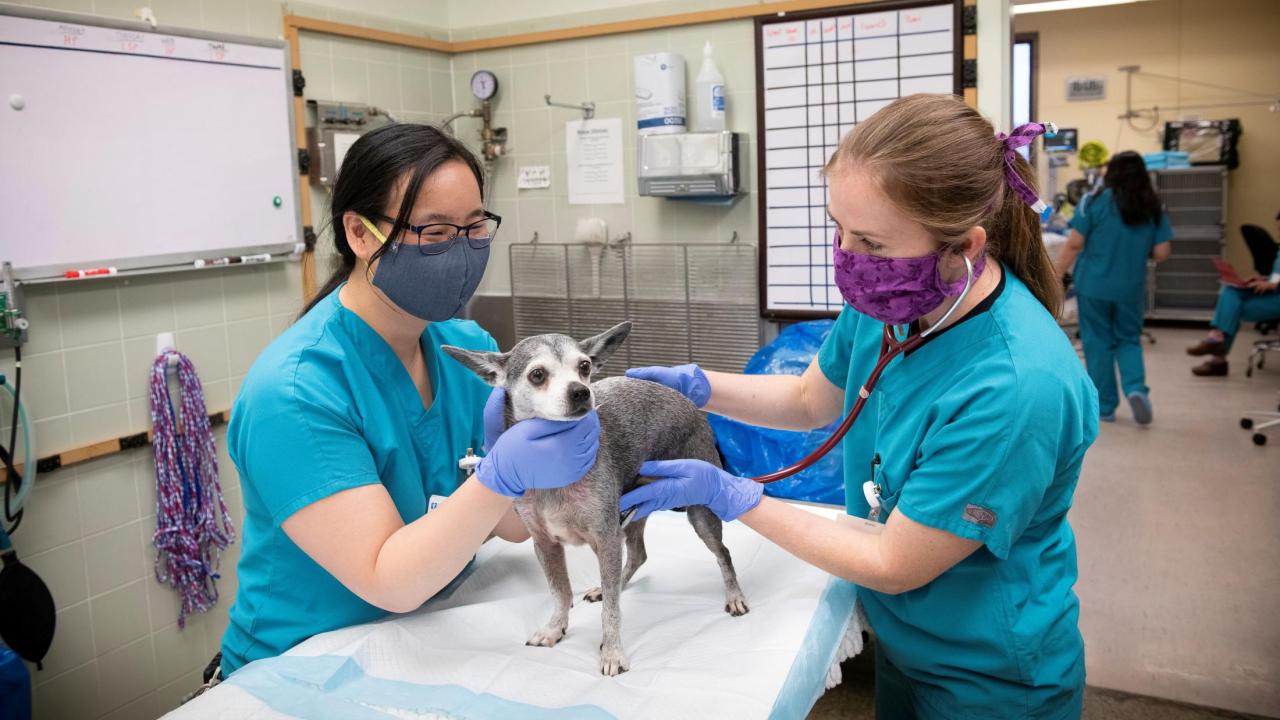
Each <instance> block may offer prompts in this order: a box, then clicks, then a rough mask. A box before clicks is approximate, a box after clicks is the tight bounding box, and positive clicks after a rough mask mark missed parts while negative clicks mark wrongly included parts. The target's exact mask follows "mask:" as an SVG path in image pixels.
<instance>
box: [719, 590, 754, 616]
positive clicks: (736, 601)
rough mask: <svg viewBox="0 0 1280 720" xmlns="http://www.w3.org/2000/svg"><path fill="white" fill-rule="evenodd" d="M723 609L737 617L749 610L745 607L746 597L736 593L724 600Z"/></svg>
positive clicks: (749, 609)
mask: <svg viewBox="0 0 1280 720" xmlns="http://www.w3.org/2000/svg"><path fill="white" fill-rule="evenodd" d="M724 611H725V612H727V613H729V614H730V615H732V616H734V617H738V616H740V615H746V614H747V613H748V612H750V611H751V608H749V607H747V599H746V598H745V597H743V596H741V595H736V596H734V597H731V598H729V599H728V600H726V601H725V604H724Z"/></svg>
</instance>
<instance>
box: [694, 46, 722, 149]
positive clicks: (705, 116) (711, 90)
mask: <svg viewBox="0 0 1280 720" xmlns="http://www.w3.org/2000/svg"><path fill="white" fill-rule="evenodd" d="M695 87H696V90H695V92H696V94H697V103H696V104H697V106H698V111H697V112H696V113H695V114H694V127H693V129H694V131H696V132H719V131H721V130H724V111H725V95H724V75H721V74H720V69H719V68H717V67H716V61H715V60H714V59H713V58H712V57H711V43H709V42H708V43H707V44H706V46H705V47H703V48H702V69H701V70H700V71H698V79H697V80H696V81H695Z"/></svg>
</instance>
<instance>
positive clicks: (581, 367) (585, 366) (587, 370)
mask: <svg viewBox="0 0 1280 720" xmlns="http://www.w3.org/2000/svg"><path fill="white" fill-rule="evenodd" d="M578 374H579V375H590V374H591V361H590V360H583V361H582V362H580V363H578Z"/></svg>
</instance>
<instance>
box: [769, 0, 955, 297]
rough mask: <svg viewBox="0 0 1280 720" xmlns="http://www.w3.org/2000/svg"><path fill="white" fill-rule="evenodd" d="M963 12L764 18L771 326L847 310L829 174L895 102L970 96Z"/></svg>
mask: <svg viewBox="0 0 1280 720" xmlns="http://www.w3.org/2000/svg"><path fill="white" fill-rule="evenodd" d="M960 7H961V6H960V1H959V0H953V1H950V2H943V3H939V2H936V1H935V2H926V3H920V2H913V3H872V4H864V5H856V6H852V7H849V8H843V9H840V8H837V9H827V10H821V11H815V12H811V13H803V14H787V15H784V16H779V17H767V18H757V20H756V63H757V73H756V76H757V77H758V78H760V84H759V86H758V88H757V93H758V98H757V99H758V102H757V104H756V105H757V108H758V110H757V113H758V117H757V127H758V128H759V133H760V136H761V138H762V140H761V142H760V143H759V158H758V163H757V167H758V168H759V173H760V178H759V185H758V187H759V188H760V203H759V207H760V219H759V222H760V248H761V252H760V272H759V283H760V288H759V292H760V312H761V314H762V315H763V316H764V317H766V318H770V319H783V320H798V319H811V318H818V317H833V316H834V315H835V314H836V313H837V312H839V310H840V308H841V307H842V305H843V300H842V299H841V297H840V292H839V291H838V290H837V289H836V287H835V283H834V278H833V275H832V269H831V245H832V238H833V236H834V233H835V226H834V224H833V223H832V222H831V219H830V218H828V217H827V210H826V207H827V183H826V179H825V178H824V177H823V176H822V168H823V166H824V165H826V163H827V160H828V159H829V158H830V157H831V154H832V153H833V152H834V151H835V149H836V146H837V145H838V144H839V142H840V138H841V137H843V136H844V134H845V133H846V132H848V131H849V130H850V129H851V128H853V127H854V126H855V125H856V124H858V123H859V122H862V121H864V120H866V119H867V118H869V117H871V115H872V114H874V113H875V112H876V111H877V110H879V109H881V108H883V107H884V106H886V105H888V104H889V103H891V102H893V101H894V100H895V99H897V98H899V97H903V96H906V95H912V94H915V93H955V94H960V93H961V73H960V62H961V57H962V53H963V50H962V47H961V43H962V36H961V34H960V32H959V29H960ZM939 132H945V129H944V128H939Z"/></svg>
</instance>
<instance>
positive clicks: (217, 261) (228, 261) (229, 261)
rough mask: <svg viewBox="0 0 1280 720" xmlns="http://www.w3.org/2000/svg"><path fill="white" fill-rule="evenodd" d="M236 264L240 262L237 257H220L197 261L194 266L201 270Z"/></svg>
mask: <svg viewBox="0 0 1280 720" xmlns="http://www.w3.org/2000/svg"><path fill="white" fill-rule="evenodd" d="M238 262H240V258H238V257H220V258H210V259H208V260H197V261H196V262H195V266H196V267H198V268H202V267H206V266H209V265H235V264H236V263H238Z"/></svg>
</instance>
